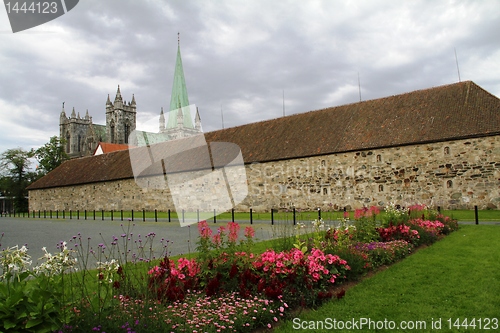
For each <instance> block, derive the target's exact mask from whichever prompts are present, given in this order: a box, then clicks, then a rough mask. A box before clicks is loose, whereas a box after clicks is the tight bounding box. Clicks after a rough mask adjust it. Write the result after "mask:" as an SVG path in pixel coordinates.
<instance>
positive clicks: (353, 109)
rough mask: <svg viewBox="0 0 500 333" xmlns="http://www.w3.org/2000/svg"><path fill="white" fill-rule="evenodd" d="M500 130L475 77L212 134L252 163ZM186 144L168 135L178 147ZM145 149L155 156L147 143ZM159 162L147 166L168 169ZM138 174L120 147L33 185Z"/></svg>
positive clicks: (497, 103) (491, 99) (497, 106)
mask: <svg viewBox="0 0 500 333" xmlns="http://www.w3.org/2000/svg"><path fill="white" fill-rule="evenodd" d="M498 134H500V99H499V98H497V97H496V96H494V95H492V94H490V93H488V92H487V91H485V90H484V89H482V88H481V87H479V86H477V85H476V84H475V83H473V82H470V81H468V82H461V83H455V84H450V85H446V86H440V87H436V88H430V89H425V90H418V91H414V92H410V93H406V94H402V95H396V96H391V97H386V98H381V99H376V100H370V101H365V102H359V103H353V104H348V105H343V106H337V107H331V108H327V109H322V110H317V111H310V112H306V113H301V114H296V115H291V116H287V117H283V118H278V119H272V120H267V121H261V122H257V123H252V124H248V125H242V126H238V127H233V128H227V129H223V130H218V131H214V132H209V133H205V138H206V141H207V142H209V143H210V142H232V143H234V144H236V145H238V146H239V147H240V148H241V152H242V155H243V158H244V161H245V163H252V162H266V161H276V160H283V159H291V158H300V157H308V156H315V155H323V154H334V153H340V152H348V151H358V150H367V149H375V148H382V147H393V146H402V145H413V144H422V143H429V142H439V141H449V140H454V139H462V138H472V137H481V136H490V135H498ZM163 144H165V143H163ZM179 144H181V143H179V142H174V141H170V142H169V143H168V145H171V147H173V148H174V149H175V147H178V145H179ZM138 149H142V148H138ZM138 155H139V156H143V157H144V160H145V161H146V160H147V159H148V158H149V157H148V155H147V151H145V150H144V151H142V152H140V153H138ZM195 156H196V155H195ZM177 157H179V158H176V159H172V161H173V160H175V165H174V166H173V167H172V168H173V169H174V170H185V168H186V166H189V168H190V169H197V168H202V167H203V164H202V163H201V162H200V161H199V160H197V159H196V158H192V159H189V157H187V156H186V155H182V154H181V155H179V156H177ZM227 158H228V159H230V158H231V156H227ZM153 169H155V168H154V167H152V168H150V170H148V171H147V174H152V173H156V172H158V171H161V170H156V171H155V170H153ZM157 169H158V168H157ZM132 177H133V172H132V168H131V165H130V158H129V151H128V150H126V151H117V152H114V153H110V154H104V155H99V156H92V157H85V158H80V159H74V160H70V161H67V162H65V163H63V164H62V165H61V166H59V167H58V168H56V169H55V170H54V171H52V172H51V173H49V174H48V175H46V176H45V177H43V178H41V179H40V180H38V181H37V182H35V183H33V184H32V185H31V186H29V187H28V189H30V190H33V189H41V188H48V187H57V186H68V185H76V184H83V183H92V182H101V181H107V180H118V179H124V178H132Z"/></svg>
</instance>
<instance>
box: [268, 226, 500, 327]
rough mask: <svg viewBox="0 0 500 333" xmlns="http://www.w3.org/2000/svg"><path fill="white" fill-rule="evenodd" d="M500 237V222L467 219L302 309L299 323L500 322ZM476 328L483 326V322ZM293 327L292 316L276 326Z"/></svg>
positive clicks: (309, 324) (308, 324)
mask: <svg viewBox="0 0 500 333" xmlns="http://www.w3.org/2000/svg"><path fill="white" fill-rule="evenodd" d="M499 239H500V228H499V227H498V226H488V225H483V226H474V225H464V226H462V227H461V228H460V230H458V231H457V232H454V233H452V234H451V235H449V236H447V237H446V238H445V239H444V240H442V241H439V242H437V243H435V244H434V245H432V246H430V247H428V248H425V249H422V250H420V251H418V252H417V253H415V254H414V255H412V256H410V257H408V258H406V259H404V260H403V261H401V262H399V263H397V264H394V265H392V266H391V267H389V268H388V269H386V270H384V271H381V272H379V273H377V274H375V275H374V276H372V277H371V278H366V279H365V280H363V281H362V282H360V283H359V284H357V285H356V286H354V287H353V288H351V289H349V290H348V291H347V293H346V296H345V297H344V298H342V299H340V300H335V301H331V302H329V303H327V304H325V305H324V306H322V307H320V308H318V309H316V310H310V311H304V312H302V313H299V314H297V315H296V317H297V318H299V319H295V328H298V325H300V324H299V323H305V324H303V325H306V326H305V327H308V328H312V327H313V326H314V327H318V325H316V323H317V322H318V321H325V319H326V318H331V319H336V320H337V321H339V320H341V321H349V320H350V321H352V320H361V318H369V319H370V320H372V321H373V322H375V321H384V320H386V319H387V320H388V321H394V322H395V324H396V325H398V324H399V323H401V322H403V321H421V322H423V323H425V325H426V328H425V329H423V328H422V326H420V327H421V328H420V329H418V330H413V331H417V332H431V331H436V330H435V329H434V330H433V329H432V321H434V322H435V321H437V320H441V325H442V326H441V330H439V332H457V331H467V328H466V327H458V328H457V327H453V326H452V327H451V328H450V327H449V325H450V322H449V321H448V320H449V319H450V320H451V324H454V323H455V320H456V319H460V323H462V322H463V320H464V319H466V318H467V319H469V320H471V319H472V318H476V325H477V324H478V321H477V320H478V319H479V318H481V319H482V323H483V324H484V323H485V318H489V319H492V318H497V319H496V320H497V323H498V325H499V327H498V328H500V322H498V321H500V315H499V312H498V309H499V308H500V265H498V262H499V261H500V250H499V247H498V240H499ZM311 325H312V326H311ZM303 327H304V326H303ZM396 327H397V326H396ZM490 328H493V322H491V324H490ZM469 329H471V328H469ZM476 329H478V331H481V330H480V329H479V327H476ZM293 330H294V321H293V319H291V321H287V322H286V323H285V324H283V325H281V326H280V327H279V328H278V329H277V330H276V331H275V332H276V333H281V332H291V331H293ZM309 331H310V332H322V331H326V330H309ZM338 331H341V332H349V330H338ZM357 331H359V330H357ZM362 331H364V332H375V331H376V332H380V331H384V330H376V329H372V330H370V329H367V326H365V327H364V328H363V329H362ZM386 331H389V330H386ZM392 331H395V330H392ZM398 331H404V330H398ZM474 331H475V330H474Z"/></svg>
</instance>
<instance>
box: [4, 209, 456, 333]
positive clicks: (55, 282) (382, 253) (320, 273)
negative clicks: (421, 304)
mask: <svg viewBox="0 0 500 333" xmlns="http://www.w3.org/2000/svg"><path fill="white" fill-rule="evenodd" d="M354 217H355V220H354V221H349V220H348V219H347V217H346V218H345V219H343V220H342V221H341V224H340V226H339V227H338V228H336V229H330V230H324V228H325V223H324V222H323V221H322V220H321V219H316V220H314V221H312V222H310V224H309V225H303V224H301V225H299V228H298V229H296V230H295V232H294V233H293V235H292V236H288V237H292V238H293V241H292V242H291V243H293V244H294V247H293V248H291V249H290V248H286V249H285V248H283V249H279V248H268V249H267V250H265V251H263V252H262V253H254V252H253V250H254V236H255V231H254V230H253V229H252V228H251V227H246V228H245V229H244V232H243V234H244V235H243V237H242V238H241V239H240V231H241V230H240V229H241V228H240V225H239V224H237V223H235V222H230V223H228V224H227V225H226V226H221V227H219V229H218V230H217V232H215V233H214V232H213V231H212V230H211V229H210V228H209V226H208V224H207V222H205V221H202V222H200V223H198V231H199V239H198V242H197V244H198V248H197V251H198V252H197V255H196V257H194V258H185V257H181V258H177V259H176V260H173V259H171V258H169V257H167V256H165V257H164V258H163V259H162V260H160V261H159V262H158V261H157V264H156V265H151V263H148V259H143V260H142V261H145V262H142V263H141V260H138V258H146V256H145V255H144V251H145V249H147V247H148V246H147V245H145V244H147V243H149V244H150V243H151V242H152V239H153V238H154V236H155V235H154V234H153V235H151V234H150V235H147V236H146V238H147V240H145V241H144V242H142V239H141V241H139V242H137V241H134V237H133V235H132V233H131V230H130V227H129V229H127V230H124V233H123V234H122V237H121V240H119V239H118V238H116V237H114V238H113V241H112V242H111V244H110V246H109V247H108V246H107V245H106V244H105V243H102V244H100V245H99V246H98V249H96V250H92V249H91V248H90V249H86V250H84V244H83V242H82V240H81V235H78V236H75V237H73V239H72V240H71V242H73V243H74V249H69V248H68V247H67V243H65V242H61V243H60V244H59V247H58V249H59V252H58V253H57V254H56V255H52V254H50V253H48V252H47V251H45V252H46V254H45V256H44V258H43V259H44V262H43V263H42V264H41V265H39V266H37V267H36V268H35V269H30V268H29V266H30V265H31V259H30V257H29V255H28V254H27V249H26V248H25V247H23V248H16V247H15V248H10V249H5V250H3V251H2V252H1V256H0V265H1V267H2V271H1V275H0V304H2V306H3V307H2V306H0V307H2V309H3V311H2V312H1V314H0V316H2V317H1V318H0V319H2V321H3V326H0V329H1V330H2V331H6V332H10V331H19V330H22V331H25V332H43V331H46V332H51V331H54V330H57V332H61V333H66V332H89V331H94V332H108V333H109V332H151V331H162V332H163V331H175V332H198V331H199V332H206V331H207V332H224V331H228V332H248V331H250V330H252V329H255V328H259V327H264V328H265V327H267V328H272V327H273V326H274V325H275V324H276V323H277V322H279V320H280V319H282V318H286V315H287V314H288V313H289V312H290V310H291V309H294V308H299V307H316V306H319V305H321V303H322V302H324V301H326V300H328V299H330V298H332V297H333V296H334V294H333V292H332V288H333V287H335V286H336V285H338V284H339V283H341V282H343V281H346V280H350V279H356V278H358V277H359V276H362V275H364V274H366V273H367V272H368V271H370V270H372V269H375V268H377V267H380V266H382V265H390V264H392V263H394V262H395V261H397V260H400V259H402V258H404V257H406V256H407V255H409V254H410V253H411V252H412V251H413V250H414V248H415V247H417V246H419V245H421V244H431V243H433V242H435V241H436V240H438V239H440V238H441V237H443V236H444V235H446V234H448V233H450V232H452V231H453V230H456V229H457V228H458V225H457V223H456V221H453V220H451V219H450V218H448V217H444V216H442V215H439V214H437V213H436V212H432V211H431V210H428V209H427V208H426V207H425V206H422V205H415V206H412V207H410V209H408V210H404V209H399V208H396V207H395V206H394V205H391V206H389V207H386V209H385V215H384V216H382V217H381V215H380V211H379V209H378V208H376V207H371V208H365V209H362V210H357V211H356V212H355V214H354ZM307 228H310V232H307V231H305V230H306V229H307ZM288 235H289V233H288ZM139 237H140V236H139ZM0 239H1V238H0ZM129 241H130V242H133V244H140V245H139V248H137V249H136V250H137V252H140V251H141V250H142V251H143V252H142V254H140V255H135V254H134V255H131V258H130V257H127V256H129V253H130V248H129V244H128V242H129ZM163 241H164V240H162V243H163ZM283 243H285V242H283ZM288 243H290V242H288ZM149 246H151V245H149ZM106 251H107V252H106ZM89 253H90V255H92V256H94V257H95V261H96V264H95V266H94V267H87V263H88V256H89ZM116 254H118V255H117V256H115V257H113V255H116ZM76 257H78V260H77V258H76ZM130 260H132V261H133V262H134V263H129V261H130ZM82 264H83V266H80V267H79V269H78V271H76V266H77V265H82ZM70 272H71V274H68V273H70ZM40 304H42V305H41V307H40ZM117 309H119V311H116V310H117Z"/></svg>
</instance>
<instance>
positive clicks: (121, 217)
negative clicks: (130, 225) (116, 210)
mask: <svg viewBox="0 0 500 333" xmlns="http://www.w3.org/2000/svg"><path fill="white" fill-rule="evenodd" d="M120 220H121V221H123V209H120Z"/></svg>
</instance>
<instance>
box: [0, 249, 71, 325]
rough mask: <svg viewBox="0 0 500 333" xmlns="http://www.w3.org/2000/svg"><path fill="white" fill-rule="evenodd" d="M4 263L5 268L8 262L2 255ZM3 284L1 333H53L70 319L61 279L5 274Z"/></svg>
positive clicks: (0, 302)
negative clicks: (65, 311)
mask: <svg viewBox="0 0 500 333" xmlns="http://www.w3.org/2000/svg"><path fill="white" fill-rule="evenodd" d="M6 259H7V260H6ZM10 259H12V258H10ZM2 261H3V263H4V264H5V263H7V261H9V258H7V257H6V256H4V255H3V256H2ZM4 267H5V266H4ZM11 267H12V265H11ZM2 282H3V283H0V323H1V324H0V325H1V326H0V328H2V332H53V331H54V330H56V329H58V328H60V327H61V326H62V324H63V323H64V321H65V320H67V319H69V318H67V317H66V316H65V314H64V308H65V304H64V302H63V300H64V295H63V285H62V282H61V276H50V275H49V276H46V275H44V274H42V275H40V276H35V275H34V274H33V272H31V271H27V270H24V271H21V272H18V271H7V272H5V271H4V274H3V281H2Z"/></svg>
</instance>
